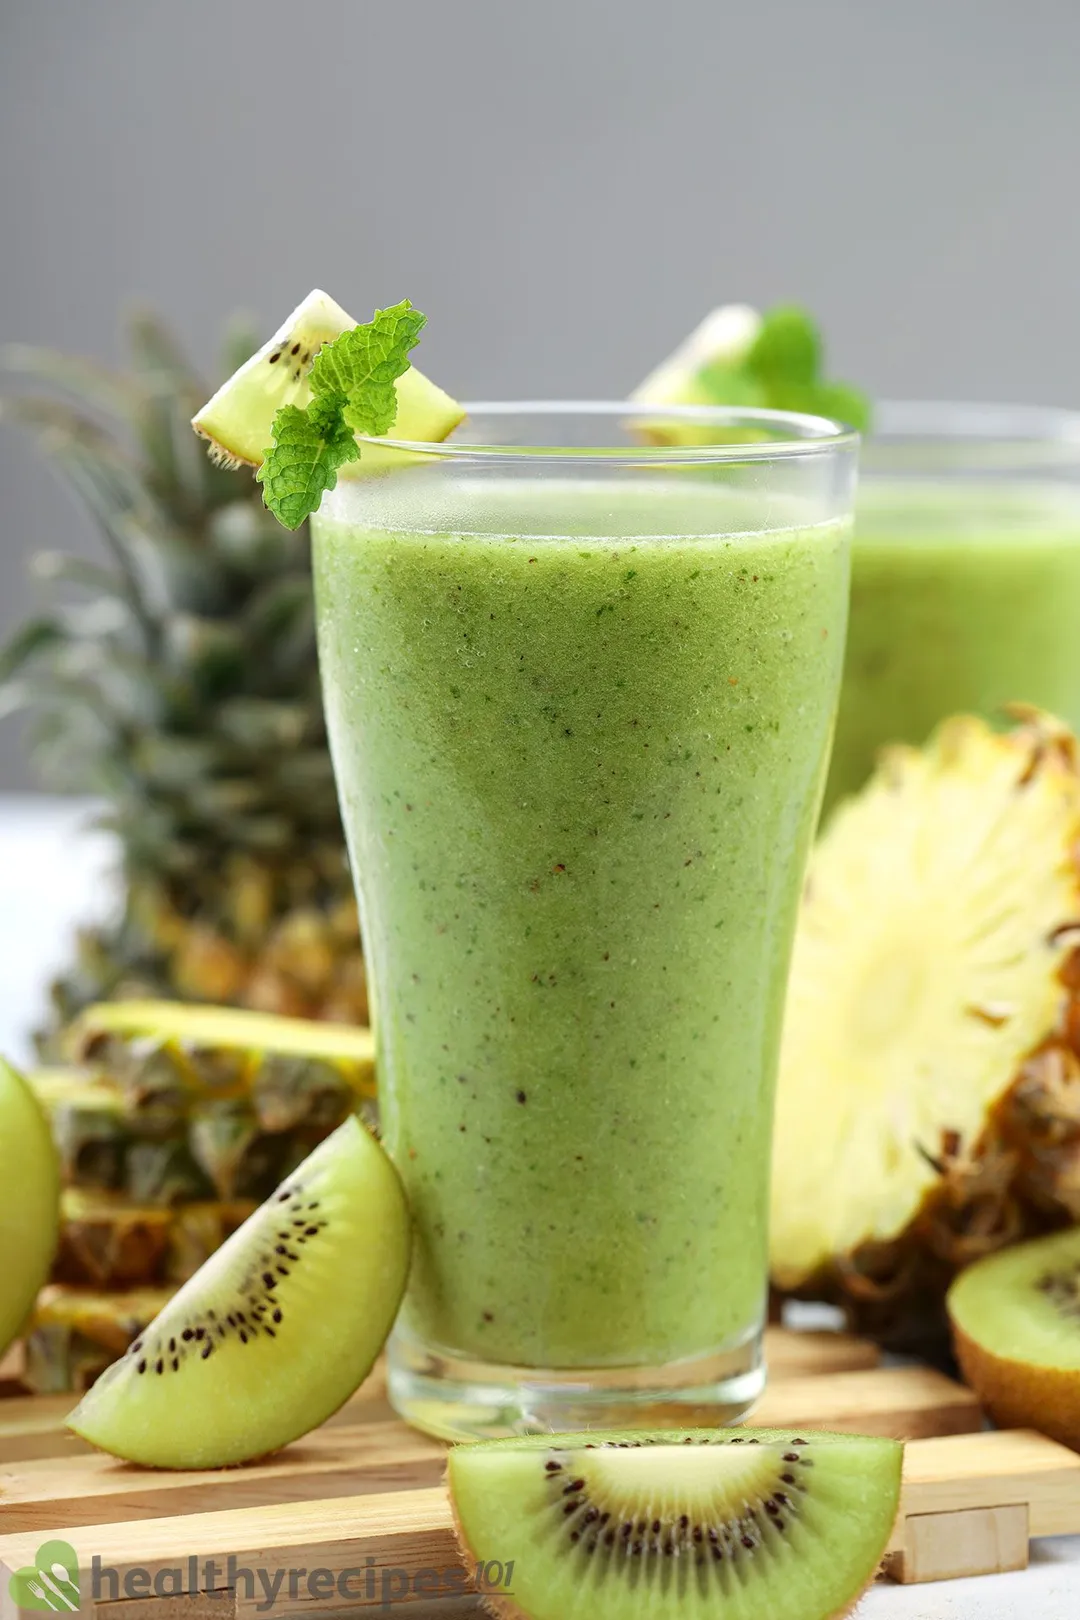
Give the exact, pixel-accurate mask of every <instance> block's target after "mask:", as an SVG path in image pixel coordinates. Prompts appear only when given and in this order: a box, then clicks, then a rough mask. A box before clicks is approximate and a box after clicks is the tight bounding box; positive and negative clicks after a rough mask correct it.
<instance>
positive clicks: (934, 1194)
mask: <svg viewBox="0 0 1080 1620" xmlns="http://www.w3.org/2000/svg"><path fill="white" fill-rule="evenodd" d="M1012 713H1013V716H1014V718H1015V719H1016V720H1017V721H1018V725H1017V726H1016V728H1015V730H1014V731H1013V732H1012V733H1011V734H1010V735H1009V737H1008V738H1007V739H1003V741H1007V743H1008V745H1010V746H1012V747H1013V748H1014V749H1016V750H1017V753H1018V755H1019V756H1022V763H1023V768H1022V769H1021V771H1020V772H1019V776H1018V780H1020V781H1021V782H1022V781H1023V779H1024V776H1025V772H1031V773H1034V772H1037V771H1040V770H1051V771H1053V772H1055V773H1056V774H1057V777H1058V780H1059V782H1060V784H1061V785H1062V787H1063V788H1064V790H1065V793H1066V796H1067V799H1068V802H1069V805H1070V810H1069V813H1068V819H1067V820H1066V823H1065V831H1064V837H1063V843H1062V849H1061V851H1060V859H1061V861H1062V863H1063V865H1064V866H1065V868H1066V869H1067V871H1068V873H1069V876H1070V882H1071V886H1072V889H1073V895H1074V900H1075V904H1074V905H1073V907H1072V908H1071V915H1065V916H1062V918H1061V928H1060V942H1061V945H1062V950H1061V956H1060V963H1059V966H1058V968H1057V970H1056V974H1055V982H1056V985H1057V993H1056V997H1055V1011H1054V1013H1053V1015H1052V1016H1051V1018H1050V1019H1049V1020H1048V1027H1047V1028H1046V1029H1045V1031H1044V1032H1043V1034H1042V1036H1041V1038H1040V1039H1038V1040H1037V1041H1036V1042H1035V1043H1034V1044H1033V1046H1032V1047H1031V1049H1030V1051H1029V1052H1028V1053H1027V1054H1026V1055H1025V1057H1024V1058H1023V1061H1022V1062H1021V1063H1020V1065H1019V1067H1018V1069H1017V1070H1016V1072H1015V1073H1014V1075H1013V1077H1012V1080H1011V1082H1009V1083H1007V1084H1006V1085H1004V1086H1003V1087H1002V1089H1001V1092H1000V1094H999V1096H998V1097H997V1098H996V1100H995V1101H994V1102H993V1104H992V1106H991V1107H989V1108H988V1110H987V1112H986V1115H985V1119H984V1123H983V1127H982V1129H981V1131H980V1132H979V1133H978V1134H977V1135H976V1136H974V1137H973V1138H972V1139H970V1140H969V1141H967V1142H964V1141H963V1140H961V1139H959V1138H958V1137H957V1136H956V1134H955V1133H953V1132H951V1131H949V1130H947V1129H946V1130H943V1131H942V1133H941V1139H940V1141H939V1142H937V1143H933V1144H924V1145H922V1148H921V1151H922V1152H923V1156H924V1157H925V1158H926V1159H927V1161H928V1163H929V1164H930V1165H931V1168H932V1169H933V1172H934V1174H933V1178H932V1180H931V1182H930V1184H929V1186H928V1188H927V1190H926V1193H925V1195H924V1197H923V1198H922V1200H921V1202H920V1204H919V1207H918V1208H917V1210H916V1211H915V1213H914V1216H913V1218H912V1219H911V1220H910V1222H908V1223H907V1225H906V1226H905V1227H904V1228H903V1230H902V1231H900V1232H898V1233H897V1234H896V1235H895V1237H893V1238H891V1239H888V1240H884V1241H883V1240H880V1239H868V1240H866V1241H863V1242H860V1243H856V1244H854V1245H852V1246H851V1247H850V1248H849V1249H848V1250H846V1251H845V1252H842V1253H837V1254H834V1255H832V1256H831V1257H830V1258H829V1259H828V1260H827V1261H826V1262H825V1263H824V1264H821V1265H819V1266H818V1267H816V1268H815V1269H813V1270H812V1271H811V1272H810V1273H809V1274H808V1275H805V1276H803V1277H802V1278H799V1279H798V1280H797V1281H794V1282H793V1281H792V1280H791V1279H790V1278H789V1277H783V1278H782V1279H781V1281H780V1285H779V1286H778V1287H777V1290H776V1291H777V1294H778V1295H779V1296H780V1297H783V1295H784V1294H787V1295H790V1296H791V1297H796V1298H801V1299H813V1300H826V1301H828V1302H830V1303H832V1304H835V1305H838V1306H840V1307H841V1309H842V1310H843V1311H844V1314H845V1317H846V1320H847V1322H848V1324H849V1325H850V1327H851V1328H852V1329H854V1330H855V1331H857V1332H859V1333H861V1334H864V1335H867V1336H870V1337H873V1338H876V1339H877V1340H878V1341H879V1342H881V1343H882V1344H884V1345H885V1346H886V1347H887V1348H890V1349H893V1350H897V1351H901V1352H912V1353H919V1354H922V1355H924V1356H929V1357H930V1358H932V1359H935V1360H938V1361H941V1362H946V1361H948V1360H949V1359H950V1337H949V1329H948V1323H947V1319H946V1314H945V1307H944V1300H945V1295H946V1293H947V1291H948V1288H949V1285H950V1283H951V1282H952V1281H953V1279H954V1278H955V1277H956V1276H957V1274H958V1273H959V1272H960V1271H961V1270H963V1268H964V1267H965V1266H967V1265H970V1264H971V1263H973V1262H974V1261H975V1260H978V1259H981V1258H982V1257H983V1256H984V1255H987V1254H991V1253H994V1252H995V1251H997V1250H999V1249H1002V1248H1006V1247H1008V1246H1010V1245H1012V1244H1014V1243H1017V1242H1021V1241H1023V1240H1025V1239H1027V1238H1029V1237H1034V1236H1039V1235H1041V1234H1043V1233H1046V1232H1051V1231H1055V1230H1058V1229H1059V1228H1062V1227H1065V1226H1069V1225H1073V1224H1075V1223H1077V1222H1080V741H1078V740H1077V738H1076V737H1075V736H1074V735H1073V734H1072V733H1071V731H1069V729H1068V728H1067V727H1066V726H1065V725H1063V724H1062V723H1061V722H1060V721H1057V720H1056V719H1054V718H1053V717H1051V716H1048V715H1044V714H1041V713H1039V712H1038V711H1035V710H1032V709H1029V708H1026V707H1024V706H1021V705H1016V706H1014V709H1013V711H1012ZM950 724H952V725H953V726H954V727H955V728H956V731H955V735H956V737H957V740H958V742H960V743H962V739H963V727H966V726H975V727H982V729H983V730H984V731H985V730H986V729H987V728H985V727H983V725H982V722H978V721H973V720H970V719H969V718H967V717H965V718H964V719H963V721H959V720H958V721H955V722H951V723H950ZM1051 858H1052V856H1051ZM1034 859H1035V861H1036V862H1037V861H1038V859H1039V852H1038V851H1036V852H1034ZM810 881H811V883H812V881H813V868H812V867H811V878H810ZM866 903H867V904H873V903H874V897H873V896H872V895H867V896H866ZM1074 942H1075V944H1074ZM1070 946H1072V947H1073V948H1071V949H1070V948H1069V947H1070ZM774 1280H775V1279H774Z"/></svg>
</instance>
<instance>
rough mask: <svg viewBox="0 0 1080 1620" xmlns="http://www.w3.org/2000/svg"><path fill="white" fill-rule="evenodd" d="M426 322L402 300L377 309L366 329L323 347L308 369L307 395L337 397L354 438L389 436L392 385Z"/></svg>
mask: <svg viewBox="0 0 1080 1620" xmlns="http://www.w3.org/2000/svg"><path fill="white" fill-rule="evenodd" d="M426 320H427V317H426V316H425V315H421V313H420V311H419V310H418V309H413V307H412V305H411V304H410V303H409V300H408V299H407V298H406V299H404V300H403V301H402V302H401V303H400V304H395V305H394V307H393V308H392V309H377V310H376V311H375V319H374V320H372V321H369V322H368V323H367V325H366V326H354V327H353V329H352V331H351V332H342V334H341V336H340V337H339V338H335V339H334V341H333V343H327V344H325V345H324V346H323V348H321V349H320V350H319V352H318V354H317V355H316V356H315V362H314V364H313V365H312V368H311V391H312V394H313V395H314V396H315V398H316V399H318V398H319V396H320V395H327V394H343V395H344V396H345V398H346V400H347V402H348V417H349V420H350V421H351V422H352V426H353V431H354V432H355V433H371V434H379V433H389V431H390V429H391V428H392V427H393V425H394V417H395V416H396V415H397V393H396V391H395V389H394V383H395V381H396V380H397V378H398V377H400V376H401V374H402V372H403V371H407V370H408V369H409V359H408V356H409V350H410V349H413V348H415V347H416V342H417V339H418V338H419V336H420V333H421V332H422V331H423V328H424V325H425V323H426Z"/></svg>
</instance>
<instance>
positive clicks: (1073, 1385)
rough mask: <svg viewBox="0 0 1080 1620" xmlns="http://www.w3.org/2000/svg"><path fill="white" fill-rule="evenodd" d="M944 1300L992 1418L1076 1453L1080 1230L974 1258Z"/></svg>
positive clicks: (967, 1373)
mask: <svg viewBox="0 0 1080 1620" xmlns="http://www.w3.org/2000/svg"><path fill="white" fill-rule="evenodd" d="M947 1304H948V1311H949V1321H950V1324H951V1326H952V1334H953V1343H954V1345H955V1348H956V1359H957V1360H958V1361H959V1363H960V1367H961V1370H962V1371H963V1374H964V1377H965V1379H966V1380H967V1382H968V1383H969V1384H970V1385H971V1387H972V1389H973V1390H974V1391H975V1393H976V1394H977V1395H978V1397H979V1399H980V1400H981V1402H982V1404H983V1406H984V1407H985V1408H986V1410H987V1411H988V1412H989V1414H990V1416H991V1417H992V1418H993V1419H994V1421H995V1423H997V1424H998V1425H999V1426H1000V1427H1001V1428H1009V1429H1014V1428H1023V1429H1038V1430H1040V1431H1041V1432H1042V1433H1043V1434H1047V1435H1049V1436H1050V1437H1051V1438H1052V1439H1054V1440H1060V1441H1061V1442H1062V1444H1063V1445H1066V1446H1072V1447H1073V1448H1074V1450H1077V1451H1080V1227H1072V1228H1070V1229H1069V1230H1068V1231H1065V1232H1057V1233H1055V1234H1054V1235H1053V1236H1051V1237H1044V1238H1037V1239H1035V1241H1034V1242H1031V1243H1020V1244H1017V1245H1016V1246H1015V1247H1014V1248H1011V1249H1003V1250H1001V1251H1000V1252H999V1253H997V1254H992V1255H988V1256H987V1257H986V1259H984V1260H978V1261H976V1263H975V1264H974V1265H972V1266H969V1267H968V1268H967V1270H966V1271H962V1272H961V1273H960V1276H959V1277H958V1278H957V1279H956V1281H955V1282H954V1283H953V1285H952V1287H951V1289H950V1290H949V1294H948V1300H947Z"/></svg>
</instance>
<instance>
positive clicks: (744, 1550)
mask: <svg viewBox="0 0 1080 1620" xmlns="http://www.w3.org/2000/svg"><path fill="white" fill-rule="evenodd" d="M902 1460H903V1450H902V1447H901V1446H900V1445H899V1444H898V1443H897V1442H896V1441H895V1440H884V1439H877V1438H867V1437H863V1436H859V1435H849V1434H826V1433H809V1434H805V1433H804V1434H799V1433H798V1432H797V1431H794V1430H777V1429H690V1430H669V1431H658V1432H652V1433H645V1432H639V1433H633V1432H624V1433H615V1432H611V1433H607V1432H604V1431H600V1430H596V1431H593V1432H590V1433H582V1434H566V1435H557V1434H555V1435H552V1434H547V1435H531V1436H528V1437H525V1438H520V1439H519V1438H516V1437H515V1438H512V1439H509V1440H490V1441H481V1442H479V1443H478V1444H475V1445H462V1446H457V1447H456V1448H455V1449H454V1450H453V1451H452V1452H451V1453H450V1458H449V1465H448V1483H449V1487H450V1494H451V1498H452V1501H453V1507H454V1518H455V1523H456V1526H457V1531H458V1538H459V1541H460V1543H461V1546H462V1549H463V1552H464V1553H465V1555H466V1557H467V1561H468V1563H469V1566H470V1567H475V1566H476V1565H477V1564H481V1565H490V1563H491V1561H498V1563H499V1564H501V1566H502V1570H503V1572H504V1574H503V1585H502V1586H501V1587H500V1586H499V1583H498V1582H497V1581H495V1582H492V1581H491V1578H490V1575H489V1578H488V1585H487V1589H486V1590H485V1593H484V1595H485V1597H486V1599H487V1601H488V1602H489V1603H490V1604H491V1606H492V1607H493V1608H495V1610H496V1612H497V1613H499V1614H503V1615H506V1616H508V1617H510V1616H513V1617H517V1616H527V1617H528V1620H667V1617H669V1616H670V1617H671V1620H705V1617H706V1616H708V1617H719V1616H723V1617H724V1620H832V1617H836V1616H840V1615H843V1614H846V1613H847V1612H848V1611H849V1609H850V1607H851V1605H852V1604H854V1603H855V1601H856V1600H857V1598H858V1597H859V1596H860V1594H861V1593H862V1592H863V1591H864V1590H865V1588H866V1587H867V1585H868V1584H869V1582H870V1581H871V1580H872V1579H873V1577H874V1575H875V1573H876V1571H877V1569H878V1566H879V1564H880V1561H881V1558H882V1555H883V1553H884V1551H885V1549H886V1546H887V1544H888V1540H889V1535H890V1532H891V1530H892V1527H893V1523H894V1521H895V1518H896V1512H897V1505H898V1502H899V1496H900V1473H901V1466H902ZM511 1564H512V1565H513V1570H512V1573H511V1574H510V1575H509V1576H507V1575H506V1573H505V1572H506V1571H507V1570H508V1569H509V1566H510V1565H511Z"/></svg>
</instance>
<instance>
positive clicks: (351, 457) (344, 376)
mask: <svg viewBox="0 0 1080 1620" xmlns="http://www.w3.org/2000/svg"><path fill="white" fill-rule="evenodd" d="M426 319H427V318H426V316H424V315H421V314H420V311H419V310H416V309H414V308H413V307H412V305H411V304H410V302H409V300H408V299H407V298H405V299H403V300H402V301H401V303H400V304H394V305H393V306H392V307H391V308H389V309H377V310H376V311H375V314H374V316H373V318H372V319H371V320H370V321H368V322H367V323H366V324H364V325H362V326H354V327H353V328H351V330H349V331H348V332H343V333H342V334H341V336H340V337H337V338H335V339H334V340H333V342H332V343H326V344H324V345H323V347H322V348H321V349H320V350H319V352H318V354H317V355H316V357H315V360H314V363H313V364H312V367H311V374H310V379H309V380H310V384H311V399H310V400H309V402H308V404H307V406H306V408H304V409H301V408H300V407H299V406H298V405H283V406H282V407H281V409H280V410H279V411H278V413H277V415H276V416H275V417H274V425H273V444H272V445H271V447H270V449H269V450H268V451H267V453H266V458H265V460H264V461H263V464H262V466H261V467H260V468H259V470H258V472H257V473H256V475H255V476H256V478H257V479H258V481H259V482H260V483H261V484H262V486H263V495H264V498H265V500H266V504H267V506H268V507H269V509H270V511H271V512H273V514H274V516H275V517H276V518H277V520H278V522H279V523H282V524H284V526H285V527H286V528H287V529H295V528H298V527H299V526H300V524H301V523H303V522H304V520H305V518H308V517H310V516H311V514H312V512H315V511H317V510H318V506H319V502H320V501H321V500H322V498H323V495H324V494H325V492H326V491H327V490H328V489H333V488H334V486H335V484H336V483H337V475H338V472H339V471H340V469H341V468H342V467H344V466H347V465H348V463H349V462H350V461H358V460H359V459H360V457H361V448H360V446H359V444H357V442H356V438H355V437H354V435H356V434H358V433H360V434H370V435H372V436H376V437H377V436H379V435H381V434H384V433H388V432H389V431H390V429H391V428H392V427H393V425H394V418H395V417H396V415H397V390H396V389H395V387H394V384H395V382H396V381H397V379H398V378H399V377H400V376H401V375H402V374H403V373H404V372H405V371H407V370H408V368H409V352H410V350H412V349H413V348H415V346H416V343H417V341H418V339H419V337H420V333H421V331H422V330H423V328H424V325H425V323H426Z"/></svg>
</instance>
